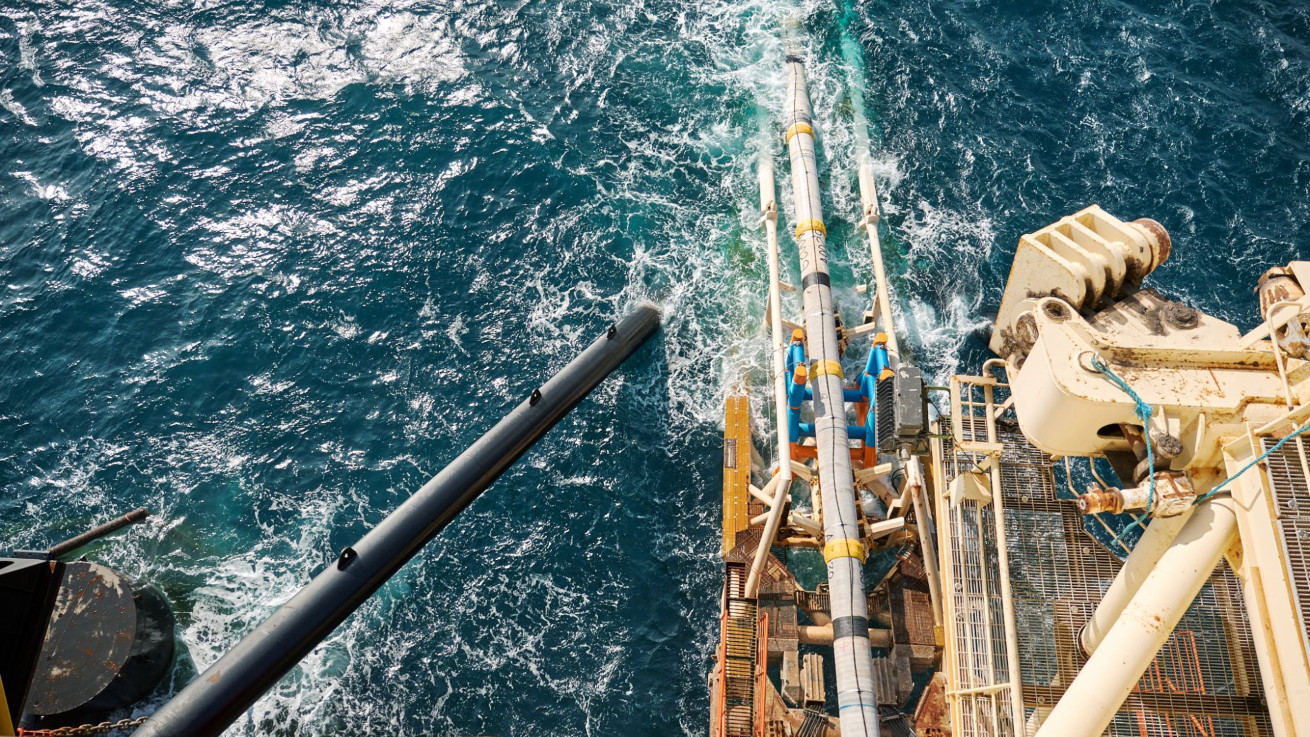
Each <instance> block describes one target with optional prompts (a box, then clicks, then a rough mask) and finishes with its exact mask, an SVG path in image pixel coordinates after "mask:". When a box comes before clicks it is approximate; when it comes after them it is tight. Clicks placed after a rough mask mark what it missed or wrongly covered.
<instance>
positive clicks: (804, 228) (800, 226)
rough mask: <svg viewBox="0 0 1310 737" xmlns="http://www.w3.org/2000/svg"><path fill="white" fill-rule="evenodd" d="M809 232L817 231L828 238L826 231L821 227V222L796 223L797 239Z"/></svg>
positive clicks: (803, 221) (804, 221)
mask: <svg viewBox="0 0 1310 737" xmlns="http://www.w3.org/2000/svg"><path fill="white" fill-rule="evenodd" d="M811 230H817V231H819V232H820V233H823V236H824V237H825V238H826V237H828V229H827V228H825V227H823V221H822V220H802V221H800V222H799V223H796V237H797V238H800V237H801V236H803V235H805V234H806V233H808V232H810V231H811Z"/></svg>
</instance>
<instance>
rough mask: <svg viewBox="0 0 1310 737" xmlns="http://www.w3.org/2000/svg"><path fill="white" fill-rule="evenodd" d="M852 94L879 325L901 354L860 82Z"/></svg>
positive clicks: (864, 221)
mask: <svg viewBox="0 0 1310 737" xmlns="http://www.w3.org/2000/svg"><path fill="white" fill-rule="evenodd" d="M851 97H852V105H853V107H854V109H855V167H856V172H857V175H858V179H859V182H860V205H861V206H862V207H863V208H864V217H863V218H862V219H861V220H860V224H861V225H862V226H864V232H865V234H866V235H868V237H869V253H870V255H871V256H872V258H873V279H874V288H875V289H876V290H877V293H876V294H875V295H874V297H875V299H876V300H877V304H878V327H880V328H882V331H883V332H885V333H887V351H888V352H889V353H891V354H892V355H893V356H899V355H900V349H899V348H898V347H897V344H896V326H895V325H894V324H893V323H892V300H891V291H890V290H889V289H888V287H887V269H886V267H885V266H884V265H883V260H882V240H881V238H880V237H879V236H878V221H879V220H880V219H881V218H882V214H881V208H879V206H878V186H877V184H876V183H875V182H874V179H873V156H872V155H871V154H870V152H869V121H868V120H867V119H866V118H865V114H864V94H863V93H862V92H861V90H860V88H859V85H854V84H853V85H851Z"/></svg>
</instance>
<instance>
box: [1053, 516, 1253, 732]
mask: <svg viewBox="0 0 1310 737" xmlns="http://www.w3.org/2000/svg"><path fill="white" fill-rule="evenodd" d="M1234 507H1235V502H1234V501H1233V500H1232V499H1231V498H1223V497H1220V498H1215V499H1211V500H1210V501H1207V502H1204V503H1202V504H1200V505H1198V506H1197V507H1196V510H1195V511H1194V512H1192V516H1191V519H1189V520H1187V522H1186V523H1185V524H1184V525H1183V529H1182V530H1180V531H1179V532H1178V536H1177V537H1176V538H1175V539H1174V542H1173V544H1172V545H1170V546H1169V548H1168V549H1167V550H1165V551H1164V553H1163V554H1162V555H1161V556H1160V560H1159V562H1157V563H1156V565H1155V568H1154V569H1152V571H1151V573H1150V574H1149V575H1148V576H1147V577H1146V579H1145V580H1144V581H1142V584H1141V586H1140V587H1139V588H1138V590H1137V593H1136V595H1134V596H1133V597H1132V600H1131V601H1129V602H1128V605H1127V606H1126V607H1124V610H1123V613H1121V614H1120V615H1119V618H1118V620H1117V621H1116V622H1115V623H1114V626H1112V627H1111V628H1110V631H1109V632H1107V633H1106V634H1105V637H1104V638H1103V639H1102V640H1101V643H1100V647H1098V648H1097V649H1096V652H1095V653H1093V654H1092V657H1091V658H1089V659H1088V661H1087V664H1086V665H1084V666H1083V668H1082V670H1081V671H1079V672H1078V676H1077V677H1076V678H1074V681H1073V683H1071V684H1069V688H1068V690H1066V691H1065V692H1064V695H1063V696H1061V697H1060V701H1059V702H1058V703H1057V704H1056V705H1055V708H1054V709H1052V710H1051V714H1050V716H1048V717H1047V718H1046V721H1045V722H1044V723H1043V724H1042V726H1041V729H1040V730H1039V731H1038V732H1037V737H1081V736H1082V735H1087V737H1093V736H1094V735H1099V734H1101V733H1103V732H1104V731H1105V729H1106V727H1108V726H1109V725H1110V722H1111V721H1112V720H1113V719H1114V715H1115V712H1117V711H1118V710H1119V707H1120V706H1122V705H1123V702H1124V700H1125V699H1127V698H1128V695H1129V694H1130V693H1132V690H1133V687H1134V686H1136V685H1137V682H1138V681H1139V680H1140V679H1141V677H1142V674H1143V673H1145V672H1146V669H1147V667H1148V666H1150V664H1151V661H1152V660H1154V659H1155V656H1156V654H1157V653H1159V651H1160V647H1161V646H1162V645H1164V643H1165V641H1166V640H1168V639H1169V635H1170V634H1171V633H1172V632H1173V631H1174V627H1176V626H1178V621H1179V620H1180V619H1182V617H1183V614H1185V613H1186V612H1187V608H1188V607H1189V606H1191V604H1192V600H1193V599H1195V598H1196V595H1197V594H1198V593H1200V591H1201V587H1202V586H1204V585H1205V582H1206V581H1207V580H1209V578H1210V574H1211V573H1213V572H1214V567H1215V566H1216V565H1218V563H1219V559H1220V558H1221V557H1222V556H1223V554H1224V552H1225V551H1226V550H1228V547H1229V546H1230V545H1232V544H1233V540H1234V538H1235V537H1236V535H1237V514H1236V512H1235V511H1234Z"/></svg>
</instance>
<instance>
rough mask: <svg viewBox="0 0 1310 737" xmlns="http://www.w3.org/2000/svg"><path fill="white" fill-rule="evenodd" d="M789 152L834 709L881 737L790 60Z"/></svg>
mask: <svg viewBox="0 0 1310 737" xmlns="http://www.w3.org/2000/svg"><path fill="white" fill-rule="evenodd" d="M787 75H788V80H787V93H788V101H787V109H786V115H785V117H784V123H785V124H786V126H787V134H786V137H787V150H788V153H789V154H790V157H791V180H792V189H793V193H794V197H795V206H796V241H797V247H798V249H799V251H800V260H801V297H802V300H803V303H804V307H805V333H806V341H807V344H808V347H809V357H810V359H811V360H812V361H813V362H814V363H813V370H812V371H811V372H810V375H811V377H812V379H811V386H812V387H813V392H814V434H815V441H816V444H817V447H818V464H819V492H820V498H821V500H822V504H823V527H824V530H823V532H824V539H825V542H826V545H825V547H824V554H823V557H824V559H825V560H826V561H827V563H828V586H829V593H830V595H831V608H832V623H833V635H834V636H833V643H832V651H833V664H834V666H835V667H836V672H837V703H838V714H839V716H840V720H841V733H842V734H843V735H845V737H877V735H879V734H880V730H879V724H878V705H877V701H876V698H875V695H874V688H875V686H874V677H873V659H872V657H873V654H872V651H871V649H870V647H869V634H868V633H869V618H868V609H867V607H866V603H865V593H864V549H863V547H862V545H861V544H860V529H859V521H860V512H859V509H858V508H857V507H856V500H855V479H854V476H853V474H852V471H851V456H850V450H849V449H850V438H849V436H848V435H847V432H846V404H845V401H844V399H843V396H842V385H843V383H844V381H843V376H842V370H841V363H840V362H839V359H840V357H841V354H840V352H839V351H838V347H837V324H836V316H835V313H834V309H833V302H832V288H831V287H830V281H829V277H828V251H827V229H826V228H825V227H824V224H823V208H822V207H821V206H820V202H819V170H818V165H817V163H816V160H815V155H814V127H813V125H814V120H813V115H812V113H811V110H810V95H809V88H808V85H807V83H806V80H805V67H804V66H803V65H802V64H801V62H800V60H799V59H797V58H796V57H794V56H789V57H788V59H787Z"/></svg>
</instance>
